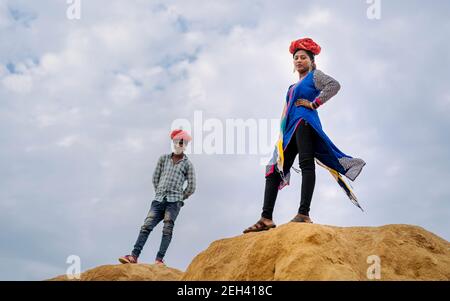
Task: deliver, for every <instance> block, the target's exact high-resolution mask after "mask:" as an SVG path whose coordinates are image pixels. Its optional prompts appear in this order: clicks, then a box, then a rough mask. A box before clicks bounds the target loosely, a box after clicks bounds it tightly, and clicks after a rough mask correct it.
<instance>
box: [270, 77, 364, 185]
mask: <svg viewBox="0 0 450 301" xmlns="http://www.w3.org/2000/svg"><path fill="white" fill-rule="evenodd" d="M314 72H315V70H312V71H311V72H309V73H308V75H306V77H305V78H304V79H303V80H302V81H301V82H298V83H296V84H294V85H291V86H290V87H289V90H288V93H287V96H286V105H287V114H286V125H285V129H284V132H283V150H286V147H287V145H288V144H289V142H290V141H291V138H292V136H293V135H294V133H295V130H296V129H297V126H298V125H299V123H300V121H301V120H302V119H304V120H305V121H306V122H308V123H309V124H310V125H311V126H312V127H313V128H314V130H315V131H316V132H317V134H318V137H320V139H315V142H314V157H315V158H316V160H319V161H320V163H323V164H324V165H325V166H326V167H328V168H329V169H332V170H335V171H337V172H338V173H339V174H342V175H345V176H346V177H347V178H349V179H350V180H352V181H354V180H355V179H356V177H357V176H358V175H359V174H360V172H361V170H362V168H363V166H364V165H365V164H366V163H365V162H364V161H363V160H362V159H359V158H353V157H351V156H349V155H346V154H345V153H343V152H342V151H341V150H339V149H338V148H337V146H335V145H334V144H333V142H332V141H331V139H330V138H328V136H327V134H326V133H325V132H324V131H323V129H322V124H321V123H320V118H319V114H318V111H317V110H312V109H309V108H306V107H304V106H298V107H297V106H296V105H295V104H294V103H295V102H296V101H297V100H298V99H306V100H309V101H311V102H313V101H314V100H315V99H316V98H317V97H318V96H319V94H320V92H321V91H320V90H319V89H317V87H316V84H315V83H314ZM277 157H278V151H277V148H276V147H275V151H274V154H273V157H272V159H271V160H270V162H269V164H268V165H267V168H266V176H267V175H269V174H271V173H272V172H274V171H275V170H278V168H277ZM282 178H283V180H284V181H283V182H282V184H280V189H281V188H282V187H284V186H285V185H287V184H289V178H290V174H289V172H288V173H287V174H286V175H283V174H282Z"/></svg>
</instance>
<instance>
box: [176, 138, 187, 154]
mask: <svg viewBox="0 0 450 301" xmlns="http://www.w3.org/2000/svg"><path fill="white" fill-rule="evenodd" d="M187 144H188V142H187V141H186V140H183V139H173V146H174V149H175V154H176V155H181V154H182V153H183V152H184V151H185V150H186V146H187Z"/></svg>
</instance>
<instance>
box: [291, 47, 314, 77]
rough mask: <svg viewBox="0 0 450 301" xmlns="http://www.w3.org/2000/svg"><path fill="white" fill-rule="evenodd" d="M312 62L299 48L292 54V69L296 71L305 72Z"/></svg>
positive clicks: (309, 68)
mask: <svg viewBox="0 0 450 301" xmlns="http://www.w3.org/2000/svg"><path fill="white" fill-rule="evenodd" d="M311 66H312V62H311V59H310V58H309V56H308V54H306V52H305V51H304V50H299V51H297V52H296V53H295V54H294V69H295V71H297V72H298V73H305V72H309V71H310V70H311Z"/></svg>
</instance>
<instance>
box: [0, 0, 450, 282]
mask: <svg viewBox="0 0 450 301" xmlns="http://www.w3.org/2000/svg"><path fill="white" fill-rule="evenodd" d="M449 6H450V4H449V3H448V1H434V2H433V4H432V5H430V4H427V5H426V4H424V3H423V2H421V1H399V0H398V1H392V0H390V1H385V0H384V1H381V18H380V19H379V20H371V19H368V18H367V13H366V12H367V8H368V7H369V4H367V3H366V1H357V0H347V1H339V2H337V1H144V0H136V1H118V0H94V1H92V0H91V1H82V10H81V19H80V20H69V19H67V17H66V10H67V8H68V5H67V3H66V1H56V0H43V1H31V0H29V1H25V0H22V1H21V0H19V1H8V0H0V34H1V37H2V41H3V42H2V43H1V45H0V104H1V105H0V126H1V127H0V129H1V130H0V165H1V167H2V172H1V173H0V177H1V178H0V185H1V187H0V188H1V189H0V227H1V229H2V231H1V232H0V233H1V234H0V241H1V248H0V267H1V269H0V279H1V280H41V279H46V278H50V277H52V276H54V275H58V274H63V273H65V271H66V269H67V267H68V265H67V263H66V259H67V257H68V256H69V255H72V254H74V255H78V256H80V258H81V267H82V270H86V269H89V268H92V267H95V266H98V265H102V264H111V263H116V262H117V257H118V256H120V255H124V254H126V253H129V252H130V248H131V247H132V244H133V243H134V241H135V239H136V237H137V234H138V230H139V227H140V226H141V224H142V222H143V220H144V218H145V215H146V213H147V211H148V209H149V206H150V203H151V200H152V197H153V193H154V191H153V188H152V185H151V175H152V172H153V169H154V167H155V164H156V161H157V159H158V157H159V155H161V154H163V153H168V152H170V143H169V141H168V133H169V131H170V128H171V126H172V122H173V121H174V120H176V119H180V118H182V119H183V118H184V119H187V120H193V116H194V111H201V112H202V113H203V116H204V118H215V119H219V120H223V121H224V120H226V119H229V118H233V119H237V118H242V119H255V120H259V119H273V118H278V117H279V115H280V112H281V106H282V102H283V100H284V97H285V93H286V89H287V87H288V86H289V85H290V84H292V83H293V82H295V81H296V77H295V74H293V73H292V62H291V55H290V54H289V52H288V47H289V43H290V42H291V41H292V40H294V39H297V38H300V37H305V36H308V37H312V38H313V39H314V40H316V41H317V42H318V43H319V44H320V45H321V46H322V53H321V54H320V55H319V56H318V57H317V65H318V68H319V69H321V70H322V71H324V72H325V73H328V74H330V75H332V76H333V77H335V78H336V79H337V80H339V82H340V83H341V86H342V89H341V91H340V92H339V94H338V95H337V96H335V97H334V98H333V99H331V100H330V101H329V102H327V103H326V104H325V105H324V106H323V107H321V108H320V110H319V114H320V118H321V121H322V125H323V127H324V130H325V132H326V133H327V134H328V135H329V137H330V138H331V139H332V140H333V142H334V143H335V144H336V145H337V146H338V147H339V148H340V149H341V150H342V151H344V152H345V153H347V154H349V155H352V156H354V157H359V158H363V159H364V160H365V161H366V162H367V165H366V167H365V168H364V170H363V172H362V174H361V175H360V176H359V177H358V179H357V180H356V181H355V182H353V183H351V184H352V185H353V187H354V188H355V193H356V194H357V196H358V197H359V199H360V202H361V205H362V206H363V207H364V209H365V212H364V213H362V212H360V211H359V210H358V209H357V208H356V207H354V206H353V205H352V204H351V203H350V201H349V200H348V199H347V198H346V196H345V194H344V193H343V192H342V191H341V190H340V189H339V187H338V186H337V185H336V183H335V182H334V181H333V180H332V178H331V177H330V175H329V174H327V172H325V171H324V170H323V169H322V168H320V167H317V168H316V172H317V182H316V189H315V192H314V196H313V201H312V208H311V216H312V218H313V220H314V221H315V222H316V223H319V224H328V225H336V226H379V225H384V224H398V223H402V224H414V225H419V226H422V227H424V228H425V229H427V230H429V231H431V232H433V233H435V234H437V235H439V236H441V237H443V238H445V239H447V240H448V239H449V238H450V230H449V229H450V227H449V222H448V220H449V209H450V205H449V202H448V200H449V197H450V188H449V186H448V181H449V179H450V163H449V162H450V160H449V159H450V158H449V154H450V144H449V141H448V138H447V137H448V132H449V131H450V118H449V117H450V90H449V87H448V79H449V70H450V60H449V53H450V49H449V48H450V47H449V43H448V41H447V38H448V36H450V21H449V20H448V17H447V12H448V11H449V8H450V7H449ZM272 138H273V139H275V138H276V137H272ZM194 139H195V136H194ZM190 159H191V160H192V162H193V163H194V165H195V167H196V170H197V178H198V189H197V192H196V194H194V195H193V196H192V197H191V198H190V199H189V200H188V201H187V202H186V206H184V207H183V209H182V211H181V213H180V215H179V218H178V220H177V223H176V226H175V234H174V239H173V241H172V244H171V246H170V249H169V251H168V253H167V257H166V260H167V263H168V265H169V266H172V267H175V268H179V269H181V270H184V269H185V268H186V267H187V265H188V264H189V263H190V261H191V260H192V258H193V257H194V256H195V255H196V254H198V253H199V252H201V251H202V250H204V249H205V248H207V247H208V245H209V244H210V243H211V242H213V241H214V240H217V239H221V238H225V237H232V236H235V235H239V234H240V233H241V231H242V229H244V228H245V227H247V226H249V225H250V224H252V223H253V222H255V221H256V220H257V218H258V217H259V214H260V209H261V207H262V197H263V189H264V166H261V165H260V164H259V160H260V156H256V155H217V154H212V155H207V154H192V155H190ZM300 183H301V176H300V175H297V174H294V175H293V179H292V184H291V186H290V187H288V188H286V189H284V190H283V191H282V192H281V193H280V194H279V198H278V201H277V205H276V208H275V213H274V219H275V222H276V223H277V224H283V223H285V222H287V221H289V220H290V218H292V216H293V215H294V214H295V213H296V210H297V207H298V203H299V195H300ZM160 237H161V225H160V226H159V227H157V228H156V229H155V231H154V232H153V233H152V234H151V236H150V239H149V241H148V243H147V245H146V247H145V249H144V252H143V254H142V257H141V259H142V261H144V262H152V261H153V259H154V256H155V254H156V252H157V249H158V246H159V241H160Z"/></svg>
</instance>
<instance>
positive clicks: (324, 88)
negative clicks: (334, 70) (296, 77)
mask: <svg viewBox="0 0 450 301" xmlns="http://www.w3.org/2000/svg"><path fill="white" fill-rule="evenodd" d="M314 85H315V87H316V89H317V90H320V94H319V96H318V97H317V98H316V99H315V100H314V101H313V102H312V107H313V109H317V108H318V107H319V106H321V105H323V104H324V103H326V102H327V101H328V100H329V99H330V98H331V97H333V96H334V95H336V94H337V92H338V91H339V89H340V88H341V85H340V84H339V82H338V81H337V80H335V79H334V78H332V77H331V76H329V75H326V74H325V73H323V72H322V71H320V70H315V71H314Z"/></svg>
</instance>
